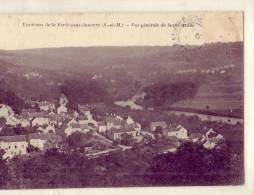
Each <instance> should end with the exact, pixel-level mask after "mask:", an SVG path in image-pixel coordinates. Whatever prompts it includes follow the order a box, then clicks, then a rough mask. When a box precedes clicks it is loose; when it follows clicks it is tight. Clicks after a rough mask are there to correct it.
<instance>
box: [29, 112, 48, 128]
mask: <svg viewBox="0 0 254 195" xmlns="http://www.w3.org/2000/svg"><path fill="white" fill-rule="evenodd" d="M48 124H49V117H48V114H47V113H45V112H38V113H36V114H35V115H34V119H33V120H32V126H33V127H34V126H42V125H48Z"/></svg>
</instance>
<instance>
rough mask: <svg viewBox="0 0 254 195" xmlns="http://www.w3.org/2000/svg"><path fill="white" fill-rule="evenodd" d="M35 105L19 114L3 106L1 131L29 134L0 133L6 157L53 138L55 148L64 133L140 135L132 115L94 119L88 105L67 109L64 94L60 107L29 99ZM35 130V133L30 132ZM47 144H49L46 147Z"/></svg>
mask: <svg viewBox="0 0 254 195" xmlns="http://www.w3.org/2000/svg"><path fill="white" fill-rule="evenodd" d="M29 103H30V104H31V107H32V108H27V109H23V110H22V112H21V113H20V114H19V115H17V114H15V113H14V112H13V110H12V108H11V107H9V106H7V105H3V104H2V105H0V118H1V119H3V120H2V121H0V131H2V130H3V128H7V130H8V128H13V127H18V128H23V129H25V130H26V131H27V132H28V133H27V134H26V135H14V136H0V149H3V150H4V151H5V154H4V158H12V157H14V156H15V155H18V154H26V153H27V149H28V147H29V145H32V146H34V147H36V148H38V149H39V150H44V149H45V144H46V143H49V142H50V141H51V142H52V140H54V142H53V143H52V144H51V147H56V146H57V145H58V144H59V143H60V142H61V141H62V136H63V134H65V136H69V135H71V134H72V133H74V132H82V133H91V134H97V133H100V134H102V135H104V136H105V137H107V138H108V139H110V140H112V141H120V140H121V139H122V135H123V134H128V135H130V136H131V137H132V138H133V139H135V138H136V137H137V136H139V134H140V130H141V125H140V124H139V123H137V122H135V121H134V120H133V119H132V118H131V117H130V116H129V117H128V118H127V119H123V118H122V117H120V116H118V115H116V114H107V116H105V117H104V118H101V120H95V119H94V116H93V115H92V113H91V111H90V108H89V107H88V106H87V105H78V110H76V111H69V110H68V109H67V103H68V100H67V98H66V96H65V95H61V97H60V101H59V103H58V106H56V105H55V104H54V103H50V102H46V101H43V102H32V101H30V102H29ZM31 132H32V133H31ZM47 147H48V146H47Z"/></svg>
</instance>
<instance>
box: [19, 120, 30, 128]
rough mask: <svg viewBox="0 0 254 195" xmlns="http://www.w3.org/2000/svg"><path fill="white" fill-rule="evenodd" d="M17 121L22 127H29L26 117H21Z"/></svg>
mask: <svg viewBox="0 0 254 195" xmlns="http://www.w3.org/2000/svg"><path fill="white" fill-rule="evenodd" d="M19 123H20V125H21V127H23V128H26V127H30V121H29V120H28V119H26V118H21V119H20V120H19Z"/></svg>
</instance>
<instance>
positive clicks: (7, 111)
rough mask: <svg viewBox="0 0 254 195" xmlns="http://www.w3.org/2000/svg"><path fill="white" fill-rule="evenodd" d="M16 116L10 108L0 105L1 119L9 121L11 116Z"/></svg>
mask: <svg viewBox="0 0 254 195" xmlns="http://www.w3.org/2000/svg"><path fill="white" fill-rule="evenodd" d="M11 115H14V112H13V110H12V108H11V107H10V106H7V105H5V104H0V118H2V117H3V118H5V119H7V118H8V117H9V116H11Z"/></svg>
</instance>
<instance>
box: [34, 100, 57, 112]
mask: <svg viewBox="0 0 254 195" xmlns="http://www.w3.org/2000/svg"><path fill="white" fill-rule="evenodd" d="M37 104H38V106H39V108H40V110H41V111H42V112H48V111H54V110H55V109H56V106H55V104H54V103H51V102H47V101H43V102H37Z"/></svg>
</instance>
